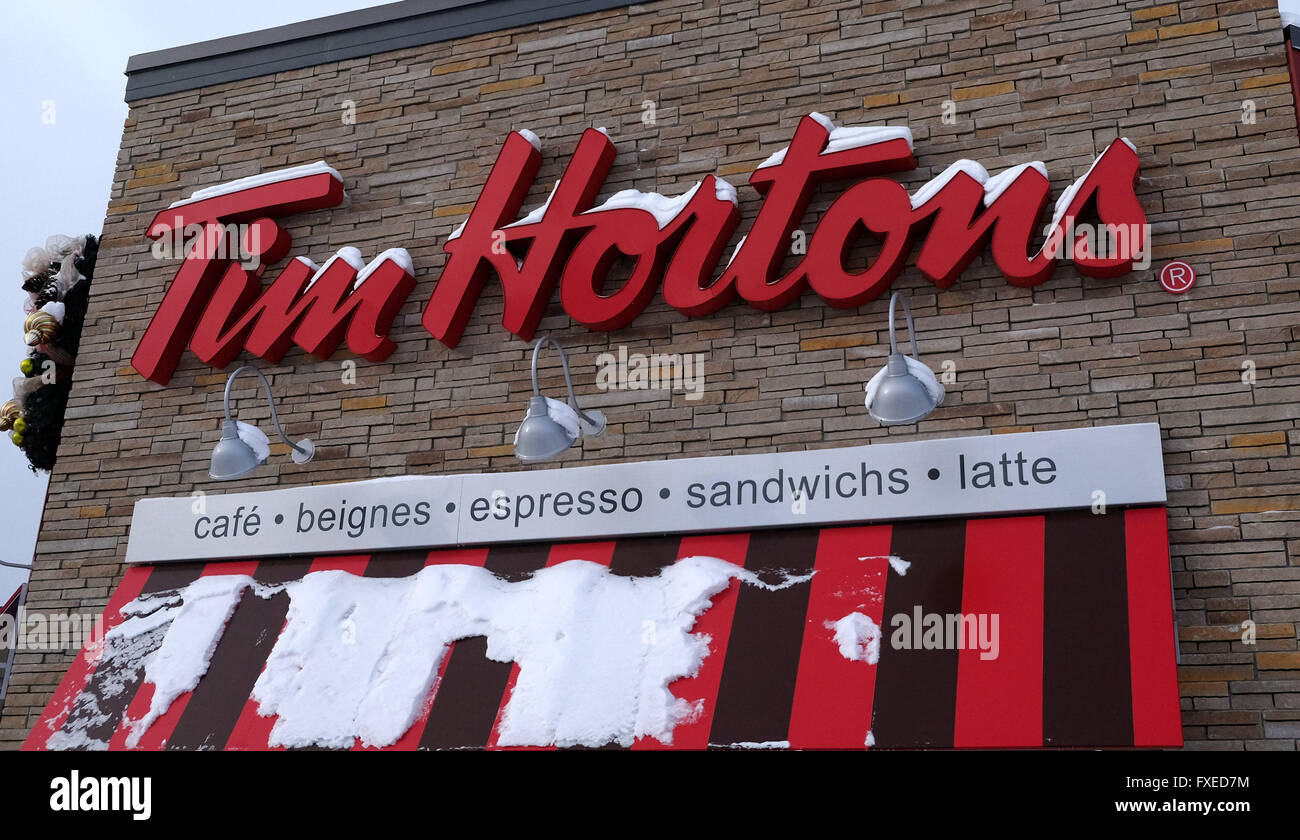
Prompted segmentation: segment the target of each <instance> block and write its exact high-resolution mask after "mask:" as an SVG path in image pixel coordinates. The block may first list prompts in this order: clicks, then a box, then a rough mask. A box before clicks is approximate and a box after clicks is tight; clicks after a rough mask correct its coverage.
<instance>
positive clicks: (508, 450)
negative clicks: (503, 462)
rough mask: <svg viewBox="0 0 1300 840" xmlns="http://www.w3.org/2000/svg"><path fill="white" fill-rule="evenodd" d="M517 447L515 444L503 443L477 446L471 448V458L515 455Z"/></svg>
mask: <svg viewBox="0 0 1300 840" xmlns="http://www.w3.org/2000/svg"><path fill="white" fill-rule="evenodd" d="M514 454H515V447H514V445H513V444H503V445H501V446H476V447H473V448H471V449H470V451H469V457H471V458H500V457H502V456H504V455H514Z"/></svg>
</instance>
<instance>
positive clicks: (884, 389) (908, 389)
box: [867, 292, 944, 426]
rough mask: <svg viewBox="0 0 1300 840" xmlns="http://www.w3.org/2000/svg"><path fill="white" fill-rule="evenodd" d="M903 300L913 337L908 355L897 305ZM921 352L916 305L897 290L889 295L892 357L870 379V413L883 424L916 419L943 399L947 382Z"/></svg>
mask: <svg viewBox="0 0 1300 840" xmlns="http://www.w3.org/2000/svg"><path fill="white" fill-rule="evenodd" d="M899 301H902V303H903V314H904V315H906V316H907V334H908V336H909V337H910V338H911V339H912V355H911V356H904V355H903V354H902V353H901V352H899V349H898V334H897V332H896V331H895V329H894V307H895V306H897V305H898V303H899ZM918 356H920V353H919V352H918V351H917V347H916V326H915V325H914V324H913V323H912V308H911V307H910V306H908V305H907V298H905V297H903V296H902V295H901V294H899V293H898V292H894V294H893V295H891V296H890V298H889V359H888V360H887V361H886V362H885V367H884V368H883V369H881V371H880V372H879V373H877V374H876V375H875V376H873V377H871V381H870V382H868V383H867V413H869V414H870V415H871V416H872V417H874V418H876V419H877V420H879V421H880V423H881V424H882V425H885V426H897V425H901V424H904V423H915V422H916V421H918V420H920V419H921V418H923V417H925V416H926V415H928V414H929V413H930V412H932V411H934V410H935V408H937V407H938V406H939V404H940V403H942V402H943V397H944V393H943V386H942V385H940V384H939V380H938V379H937V378H936V377H935V375H934V371H932V370H930V369H929V368H928V367H926V366H925V365H924V364H923V363H922V362H921V360H920V359H919V358H918Z"/></svg>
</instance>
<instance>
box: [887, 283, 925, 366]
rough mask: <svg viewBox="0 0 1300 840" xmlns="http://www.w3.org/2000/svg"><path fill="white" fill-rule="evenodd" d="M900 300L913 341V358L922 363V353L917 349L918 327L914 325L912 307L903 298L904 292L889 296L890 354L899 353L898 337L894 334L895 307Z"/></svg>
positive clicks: (908, 331)
mask: <svg viewBox="0 0 1300 840" xmlns="http://www.w3.org/2000/svg"><path fill="white" fill-rule="evenodd" d="M900 300H901V301H902V302H903V314H904V315H905V316H906V317H907V334H908V335H909V336H910V337H911V339H912V358H913V359H916V360H917V361H920V360H921V351H920V350H918V349H917V347H916V327H915V326H914V325H913V324H912V307H910V306H908V305H907V298H905V297H903V293H902V292H894V293H893V294H892V295H890V296H889V352H890V353H891V354H893V353H897V352H898V337H897V336H896V335H895V334H894V306H895V304H897V303H898V302H899V301H900Z"/></svg>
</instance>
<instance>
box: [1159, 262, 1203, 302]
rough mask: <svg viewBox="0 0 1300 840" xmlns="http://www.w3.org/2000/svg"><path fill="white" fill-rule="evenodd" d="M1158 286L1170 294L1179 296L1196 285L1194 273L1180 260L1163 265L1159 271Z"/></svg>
mask: <svg viewBox="0 0 1300 840" xmlns="http://www.w3.org/2000/svg"><path fill="white" fill-rule="evenodd" d="M1160 285H1161V287H1162V288H1164V290H1165V291H1166V292H1169V293H1170V294H1175V295H1181V294H1183V293H1184V292H1186V291H1187V290H1188V289H1190V288H1192V286H1194V285H1196V271H1195V270H1193V269H1192V267H1191V266H1190V265H1188V264H1187V263H1185V262H1183V261H1182V260H1174V261H1173V262H1168V263H1165V267H1164V268H1162V269H1160Z"/></svg>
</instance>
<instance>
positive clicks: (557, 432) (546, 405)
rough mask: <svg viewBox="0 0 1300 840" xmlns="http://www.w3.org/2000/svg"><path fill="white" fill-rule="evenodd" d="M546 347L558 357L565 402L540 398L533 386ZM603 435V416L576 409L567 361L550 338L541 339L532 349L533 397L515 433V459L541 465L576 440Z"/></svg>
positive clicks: (599, 413)
mask: <svg viewBox="0 0 1300 840" xmlns="http://www.w3.org/2000/svg"><path fill="white" fill-rule="evenodd" d="M546 343H550V345H551V346H552V347H554V348H555V350H556V352H558V353H559V354H560V365H561V366H562V367H563V368H564V384H565V386H566V387H567V388H568V389H569V402H568V404H567V405H566V404H565V403H562V402H560V401H559V400H553V399H551V398H550V397H545V396H542V391H541V388H540V386H539V385H538V384H537V357H538V356H539V355H540V354H541V351H542V345H543V344H546ZM604 431H605V415H604V414H603V413H601V412H600V411H594V410H593V411H589V412H584V411H583V410H582V409H580V408H579V407H578V399H577V397H575V396H574V394H573V380H571V379H570V378H569V360H568V359H567V358H565V356H564V348H563V347H561V346H560V344H559V342H557V341H556V340H555V339H553V338H551V337H550V336H546V335H544V336H542V337H541V338H539V339H537V343H536V344H534V345H533V396H532V399H530V400H529V401H528V413H527V414H525V415H524V421H523V422H522V423H520V424H519V430H518V431H516V432H515V457H516V458H518V459H519V460H521V461H525V462H529V461H545V460H547V459H549V458H554V457H555V456H556V455H559V454H560V453H561V452H563V451H564V450H566V449H568V448H569V447H570V446H572V445H573V443H574V441H576V440H577V439H578V438H579V437H584V436H586V437H595V436H597V435H600V434H601V433H603V432H604Z"/></svg>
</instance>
